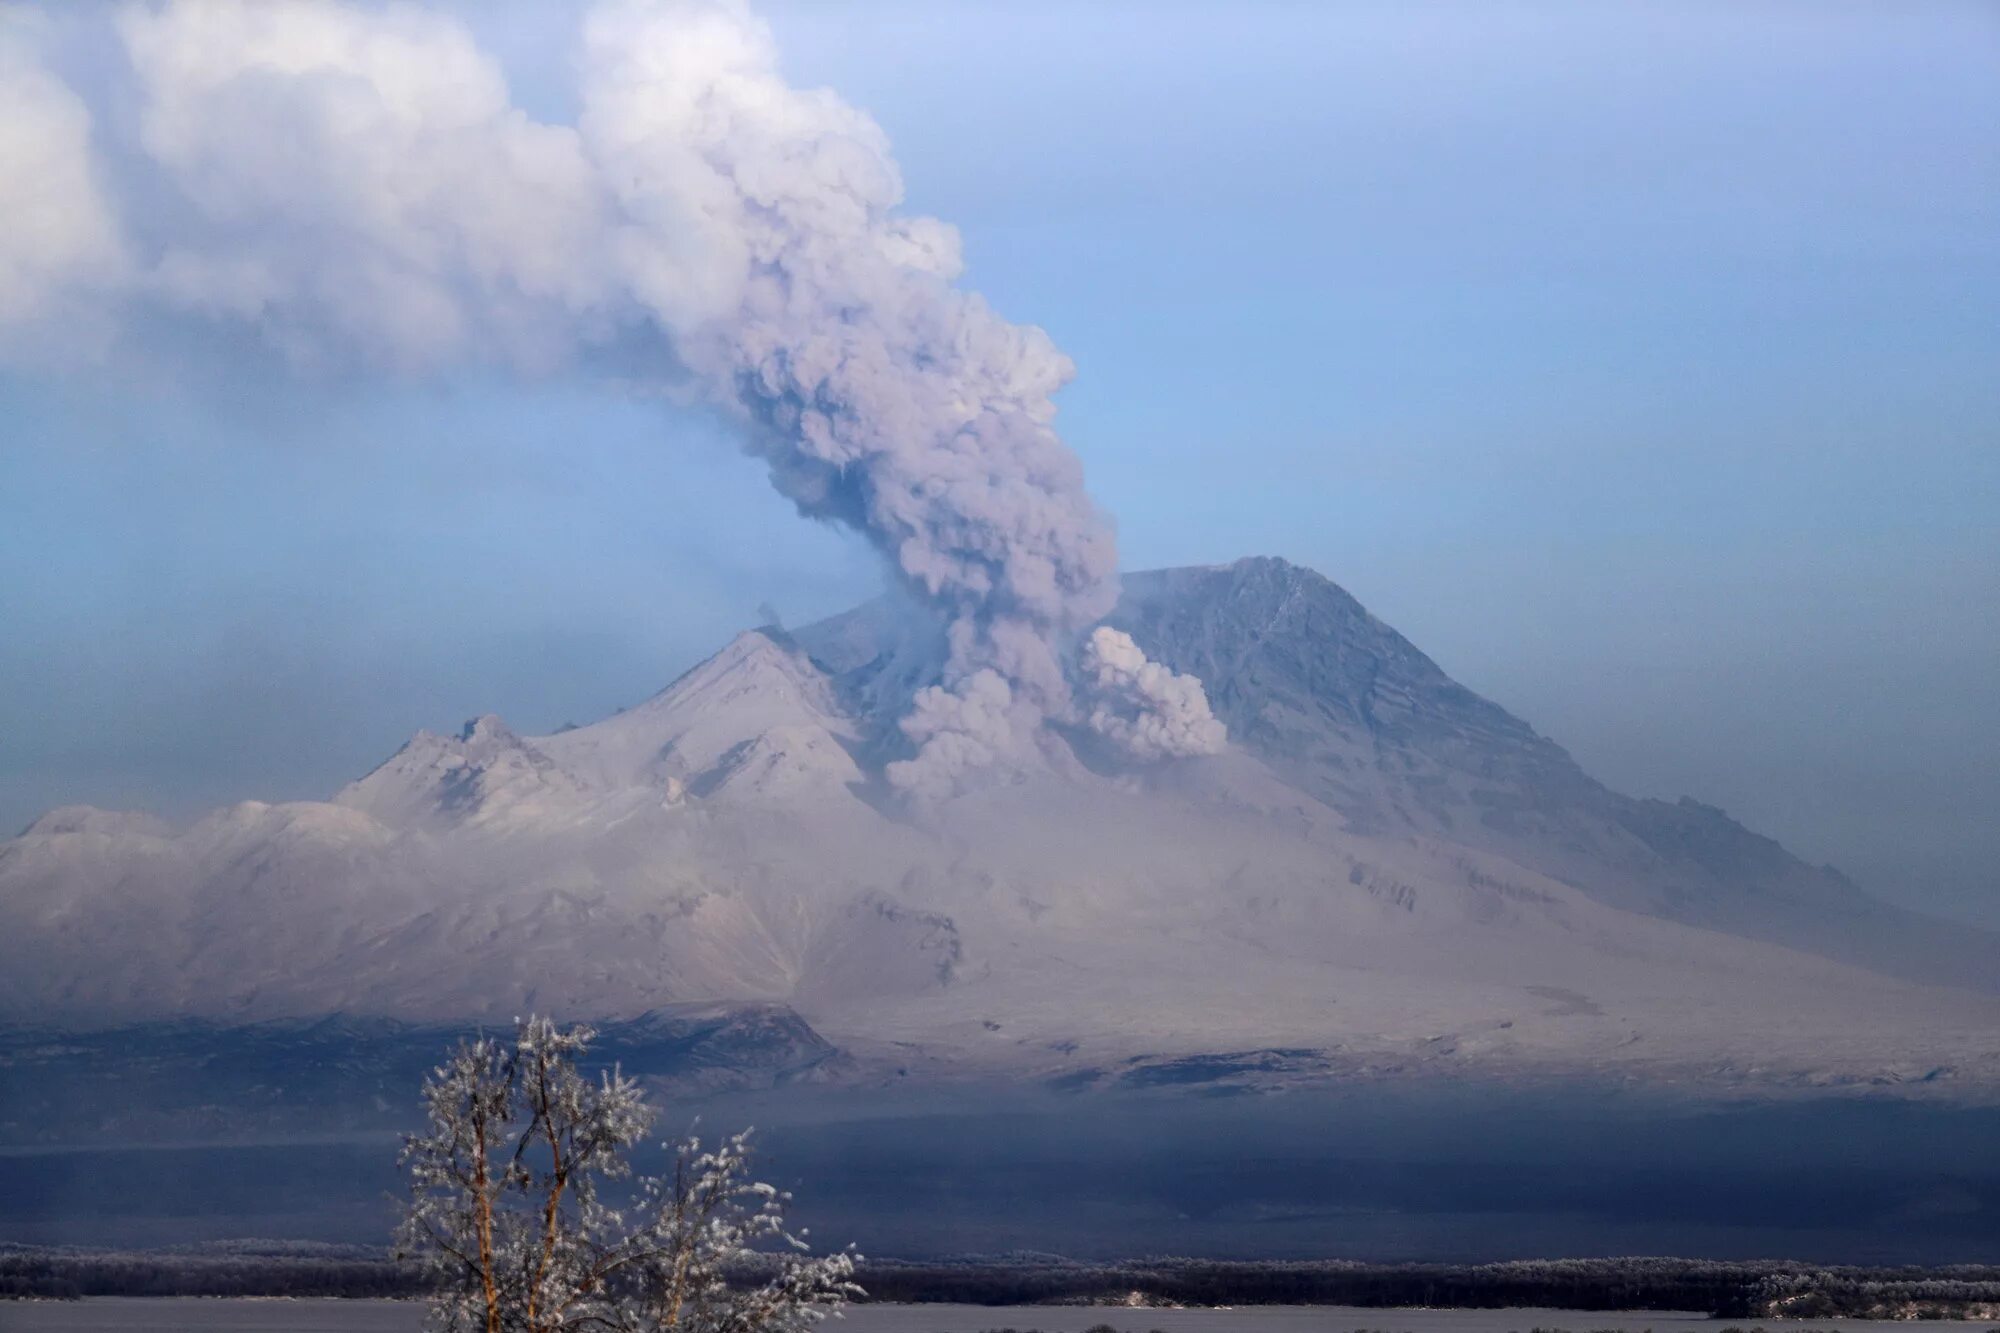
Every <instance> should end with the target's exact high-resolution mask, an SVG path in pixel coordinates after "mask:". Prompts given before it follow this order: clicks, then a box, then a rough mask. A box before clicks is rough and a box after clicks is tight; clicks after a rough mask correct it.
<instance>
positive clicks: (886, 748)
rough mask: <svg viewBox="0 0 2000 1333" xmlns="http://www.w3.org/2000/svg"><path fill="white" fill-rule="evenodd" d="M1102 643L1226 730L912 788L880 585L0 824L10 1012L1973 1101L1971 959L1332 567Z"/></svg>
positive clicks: (1198, 583) (972, 1070)
mask: <svg viewBox="0 0 2000 1333" xmlns="http://www.w3.org/2000/svg"><path fill="white" fill-rule="evenodd" d="M1113 623H1116V624H1118V625H1119V626H1121V627H1123V628H1125V629H1127V630H1128V631H1129V632H1130V633H1132V634H1133V635H1134V636H1135V638H1137V639H1138V640H1139V642H1140V643H1141V645H1142V646H1143V647H1145V648H1146V650H1147V652H1148V653H1149V654H1151V655H1152V656H1154V657H1155V658H1157V659H1159V660H1161V661H1164V662H1166V663H1167V664H1169V665H1171V666H1173V667H1174V668H1175V669H1177V670H1182V671H1194V672H1196V673H1198V674H1199V675H1201V676H1202V677H1203V679H1204V680H1205V681H1206V683H1207V686H1208V690H1209V694H1210V697H1211V699H1212V700H1213V701H1214V702H1215V705H1216V708H1217V711H1218V713H1219V715H1220V716H1222V717H1223V718H1224V720H1225V721H1227V722H1228V724H1229V726H1230V731H1231V737H1232V744H1231V746H1230V748H1229V750H1228V751H1227V752H1226V753H1224V754H1221V755H1218V756H1214V757H1212V758H1206V759H1200V760H1190V761H1180V762H1175V763H1169V764H1164V765H1155V766H1151V767H1149V768H1146V769H1144V770H1142V771H1117V770H1114V769H1110V768H1107V767H1106V766H1105V765H1103V764H1102V763H1096V762H1095V761H1094V760H1093V758H1092V756H1091V755H1090V754H1089V753H1088V752H1087V751H1086V752H1085V753H1084V754H1083V760H1084V762H1081V763H1065V764H1061V765H1054V766H1051V767H1050V768H1049V769H1048V770H1047V771H1045V772H1041V773H1038V774H1035V775H1034V776H1032V777H1027V776H1024V777H1023V778H1022V780H1020V781H1018V782H1014V783H1010V784H1006V785H1001V786H995V787H991V788H989V789H986V790H983V791H980V792H977V793H974V794H972V795H968V796H964V797H962V798H960V799H957V800H953V801H948V802H944V803H942V804H940V805H937V806H935V807H931V808H926V809H924V810H922V811H920V812H919V811H913V810H911V809H909V808H906V807H904V806H901V805H899V804H898V803H896V802H894V801H892V800H889V799H888V798H887V796H886V793H885V792H884V791H883V789H882V786H881V783H880V778H879V773H880V765H881V763H882V761H883V760H884V759H885V758H886V757H888V756H889V755H891V754H893V753H894V747H895V743H896V733H895V730H894V727H893V720H894V718H895V716H896V715H897V713H898V712H899V711H900V709H901V707H902V706H903V702H904V701H905V700H907V698H908V696H909V693H910V691H911V690H912V689H914V688H915V687H916V686H917V685H920V684H922V683H923V682H924V680H925V679H926V676H927V674H928V672H930V671H931V670H932V669H934V663H935V661H936V660H937V659H936V654H935V642H934V640H933V639H932V638H931V637H930V636H929V635H927V634H925V633H922V632H913V631H910V630H909V629H908V628H907V622H906V621H905V620H904V619H903V618H902V617H899V616H898V615H897V614H895V612H894V611H893V610H892V609H891V608H890V607H889V606H888V605H887V604H886V603H884V604H877V605H872V606H870V607H864V608H860V609H859V610H857V611H855V612H853V613H850V614H849V615H846V616H842V617H837V618H835V619H834V620H832V621H829V622H825V623H823V624H821V625H817V626H813V627H811V628H809V629H806V630H802V631H799V632H798V633H797V634H796V636H795V637H794V636H787V635H785V634H783V633H781V632H779V631H776V630H762V631H753V632H750V633H746V634H743V635H741V636H739V637H738V638H737V639H736V640H735V641H734V642H732V643H731V644H730V645H728V647H726V648H725V649H724V650H723V651H722V652H721V653H719V654H717V655H716V656H715V657H714V658H711V659H710V660H709V661H707V662H705V663H703V664H701V665H700V666H698V667H696V668H695V669H694V670H692V671H690V672H688V673H687V674H686V675H684V676H683V677H681V678H680V679H679V680H678V681H676V682H674V683H673V684H672V685H670V686H669V687H668V688H667V689H665V690H663V691H662V692H661V693H660V694H658V695H656V696H654V697H653V698H652V699H649V700H647V701H646V702H644V703H642V704H640V705H638V706H636V707H634V708H632V709H629V710H626V711H624V712H621V713H619V714H617V715H616V716H614V717H611V718H607V719H604V720H603V721H601V722H598V723H596V724H594V725H592V726H588V727H582V728H577V729H572V730H567V731H564V732H562V733H559V734H557V735H554V736H544V737H523V736H518V735H516V734H514V733H513V732H512V731H510V730H509V729H508V728H507V727H506V726H505V725H504V724H503V723H502V722H500V720H499V719H497V718H493V717H482V718H479V719H477V720H475V721H474V722H472V723H470V724H468V725H467V727H466V728H465V729H464V730H463V731H462V732H461V733H460V734H458V735H457V736H438V735H432V734H430V733H421V734H419V735H418V736H417V737H415V738H413V739H412V740H411V741H410V743H409V744H408V745H406V746H405V747H404V748H403V749H402V750H400V751H399V752H398V753H397V754H396V755H394V756H393V757H392V758H390V759H389V760H388V761H387V762H386V763H384V764H383V765H382V766H381V767H380V768H378V769H376V770H375V771H374V772H373V773H370V774H368V775H367V776H366V777H364V778H362V779H360V780H359V781H357V782H354V783H352V784H350V785H349V786H348V787H347V788H345V789H344V790H342V791H341V792H340V793H339V794H338V795H337V796H336V797H335V798H334V800H333V801H332V802H330V803H325V804H320V803H311V802H307V803H294V804H288V805H276V806H271V805H262V804H258V803H254V802H253V803H246V804H244V805H240V806H236V807H232V808H231V809H229V810H225V811H221V812H218V813H216V814H214V815H211V816H209V817H207V818H206V819H204V820H201V821H199V822H197V823H196V824H195V825H194V826H192V827H191V828H189V829H186V830H182V831H178V832H176V831H175V830H173V829H170V828H167V827H165V826H163V825H161V824H159V823H158V822H157V821H150V820H147V819H145V818H144V817H139V816H122V815H111V814H106V813H104V812H97V811H87V810H78V809H69V810H62V811H57V812H54V813H52V814H51V815H48V816H45V817H44V818H43V819H42V820H40V821H37V823H36V824H35V825H34V826H32V827H31V828H29V829H28V830H27V831H26V832H25V833H23V834H22V835H21V836H20V837H19V838H17V839H14V840H13V841H11V842H8V843H4V844H0V1015H4V1016H5V1017H7V1018H9V1019H12V1020H14V1021H15V1022H17V1023H31V1024H49V1023H57V1022H60V1023H68V1024H73V1025H74V1024H86V1025H87V1024H93V1023H95V1024H112V1023H120V1022H129V1021H135V1020H142V1019H153V1018H163V1017H174V1018H184V1017H201V1018H208V1019H217V1020H223V1021H249V1020H260V1019H272V1018H280V1017H284V1018H300V1017H309V1016H313V1015H322V1014H332V1013H343V1014H353V1015H370V1016H377V1017H383V1018H395V1019H400V1020H407V1021H423V1022H436V1021H453V1020H460V1019H467V1018H478V1017H489V1016H505V1015H509V1014H512V1013H515V1012H518V1011H520V1010H521V1009H523V1008H526V1007H535V1008H540V1009H543V1010H546V1011H553V1012H557V1013H560V1014H563V1015H566V1016H590V1017H596V1018H605V1019H620V1018H629V1017H631V1016H634V1015H639V1014H644V1013H647V1012H649V1011H656V1010H659V1009H661V1008H662V1007H664V1006H675V1005H679V1006H686V1005H707V1006H721V1007H722V1010H723V1011H727V1010H729V1009H730V1008H731V1007H732V1006H752V1007H754V1009H752V1010H750V1011H751V1012H759V1013H764V1012H780V1011H783V1012H790V1013H795V1014H796V1015H798V1016H799V1018H800V1019H801V1020H802V1021H803V1023H805V1024H809V1025H810V1028H809V1029H807V1030H809V1031H816V1032H817V1033H818V1034H820V1035H822V1036H823V1037H825V1038H826V1039H828V1040H830V1041H832V1042H833V1043H835V1044H837V1045H838V1046H839V1047H841V1048H842V1049H843V1050H844V1051H846V1052H847V1053H848V1057H850V1058H848V1059H845V1060H843V1061H842V1062H840V1063H839V1066H838V1067H839V1068H840V1069H842V1070H844V1071H846V1075H845V1076H849V1077H859V1078H866V1077H873V1076H876V1075H878V1074H881V1073H883V1071H892V1072H895V1071H900V1072H907V1073H908V1074H911V1075H922V1074H927V1073H928V1074H933V1075H957V1074H977V1073H982V1072H989V1071H1005V1072H1006V1073H1008V1074H1009V1076H1013V1077H1019V1076H1032V1077H1040V1078H1047V1079H1050V1080H1057V1081H1065V1082H1067V1083H1069V1084H1070V1085H1075V1086H1083V1085H1096V1084H1107V1083H1109V1084H1115V1083H1130V1082H1138V1083H1142V1084H1160V1083H1173V1082H1185V1081H1189V1080H1191V1079H1195V1078H1214V1079H1222V1080H1224V1081H1237V1082H1243V1081H1248V1082H1253V1083H1254V1082H1260V1081H1262V1082H1268V1081H1280V1082H1283V1081H1289V1080H1295V1079H1301V1078H1319V1077H1335V1076H1341V1077H1352V1076H1354V1075H1356V1074H1357V1073H1361V1072H1373V1073H1377V1074H1380V1073H1387V1072H1391V1071H1409V1070H1416V1069H1442V1070H1466V1069H1476V1070H1482V1071H1487V1072H1516V1071H1541V1072H1556V1071H1591V1072H1597V1073H1604V1072H1615V1073H1617V1074H1619V1075H1621V1076H1634V1077H1645V1078H1649V1079H1657V1080H1675V1081H1678V1080H1686V1079H1691V1078H1692V1079H1699V1080H1705V1081H1719V1082H1723V1083H1729V1084H1741V1083H1763V1084H1769V1083H1784V1084H1796V1083H1807V1084H1817V1083H1826V1082H1836V1083H1853V1082H1863V1083H1896V1082H1901V1083H1908V1084H1921V1085H1923V1086H1925V1087H1932V1088H1936V1087H1945V1088H1962V1089H1980V1090H1989V1091H1990V1090H1994V1089H2000V997H1996V996H1995V995H1994V994H1993V991H1994V990H1995V988H1996V984H2000V978H1996V977H1995V975H1994V974H1993V971H1992V970H1991V969H1988V968H1985V967H1984V966H1983V965H1982V960H1983V959H1984V958H1988V957H1991V956H1992V953H1991V950H1992V949H1993V948H1994V945H1995V943H1996V942H1995V941H1994V940H1992V939H1991V938H1987V937H1980V936H1979V934H1978V932H1972V931H1957V930H1956V929H1955V928H1954V929H1947V928H1945V927H1943V926H1940V925H1935V924H1933V923H1928V922H1925V921H1923V920H1922V919H1920V918H1914V917H1911V916H1909V915H1908V914H1904V913H1897V912H1893V911H1891V910H1890V909H1887V908H1885V907H1881V906H1879V905H1877V904H1875V903H1873V902H1872V901H1871V900H1869V899H1867V898H1866V897H1865V896H1863V895H1862V894H1861V893H1860V892H1859V891H1858V890H1857V889H1855V888H1854V887H1853V886H1852V885H1850V884H1848V883H1847V882H1846V881H1844V880H1842V879H1840V878H1839V877H1838V876H1837V875H1835V874H1833V873H1832V872H1830V871H1817V870H1812V869H1810V868H1808V867H1805V866H1802V865H1801V864H1800V863H1798V862H1797V861H1796V860H1794V859H1792V858H1791V857H1789V856H1788V855H1787V854H1785V853H1784V852H1783V850H1782V849H1781V848H1778V847H1777V846H1776V844H1774V843H1770V842H1768V840H1764V839H1761V838H1758V837H1757V836H1756V835H1754V834H1751V833H1749V832H1747V831H1746V830H1743V829H1741V828H1740V827H1738V826H1736V825H1735V824H1733V823H1731V822H1730V821H1728V820H1727V819H1726V817H1724V816H1722V815H1721V814H1720V813H1719V812H1715V811H1711V810H1709V809H1707V808H1706V807H1701V806H1695V805H1691V804H1684V805H1680V806H1673V805H1663V804H1661V803H1658V802H1641V801H1633V800H1630V799H1628V798H1625V797H1621V796H1618V795H1617V794H1615V793H1612V792H1610V791H1608V790H1606V789H1605V788H1603V787H1602V786H1600V785H1599V784H1597V783H1595V782H1594V781H1592V780H1591V779H1590V778H1589V777H1588V776H1587V775H1585V774H1583V773H1582V772H1581V770H1579V769H1578V768H1577V767H1576V765H1575V764H1574V763H1573V762H1572V761H1571V760H1570V759H1569V757H1568V756H1567V755H1566V754H1565V753H1564V752H1563V751H1562V750H1561V749H1560V748H1559V747H1558V746H1556V745H1555V744H1553V743H1552V742H1550V741H1548V740H1546V739H1544V738H1542V737H1540V736H1538V735H1537V734H1536V733H1535V732H1534V731H1533V730H1532V729H1531V728H1530V727H1528V726H1527V725H1526V724H1525V723H1522V722H1520V721H1519V720H1518V719H1515V718H1513V717H1512V716H1511V715H1509V714H1507V713H1506V712H1505V711H1504V710H1502V709H1500V708H1498V707H1496V706H1495V705H1493V704H1491V703H1489V702H1487V701H1485V700H1482V699H1480V698H1478V697H1477V696H1476V695H1473V694H1471V693H1470V692H1469V691H1467V690H1465V689H1463V688H1462V687H1460V686H1458V685H1456V684H1455V683H1453V682H1452V681H1451V680H1450V679H1449V678H1447V677H1446V676H1445V675H1444V674H1443V673H1442V672H1441V671H1439V670H1438V669H1437V667H1436V666H1435V665H1433V664H1432V663H1431V662H1430V661H1429V660H1428V659H1427V658H1425V657H1424V656H1423V655H1422V654H1421V653H1419V652H1417V650H1416V649H1415V648H1413V647H1412V646H1410V645H1409V644H1408V643H1407V642H1406V641H1405V640H1403V639H1402V638H1401V636H1399V635H1397V634H1395V632H1394V631H1393V630H1390V629H1389V628H1388V627H1387V626H1384V625H1382V624H1381V623H1380V622H1379V621H1376V620H1374V619H1373V618H1372V617H1370V616H1368V614H1367V613H1366V612H1365V611H1363V610H1362V609H1361V608H1360V606H1359V605H1358V604H1356V603H1354V602H1353V600H1352V599H1351V598H1349V597H1348V596H1347V595H1346V594H1345V593H1343V592H1341V591H1340V590H1339V589H1338V588H1336V587H1334V585H1332V584H1331V583H1328V582H1327V581H1326V580H1324V579H1322V578H1320V577H1319V576H1318V575H1316V574H1312V573H1311V572H1310V571H1306V570H1301V569H1297V568H1295V567H1292V566H1289V565H1285V564H1283V563H1282V562H1278V561H1268V560H1253V561H1243V562H1238V563H1237V564H1235V565H1231V566H1226V567H1220V568H1214V569H1200V570H1176V571H1165V572H1161V573H1155V574H1145V575H1137V576H1134V577H1132V578H1131V579H1129V580H1128V581H1127V595H1126V598H1125V600H1124V602H1123V603H1121V605H1120V607H1119V608H1118V610H1117V612H1116V613H1115V615H1114V617H1113ZM1093 764H1094V765H1095V766H1094V767H1093ZM1920 961H1921V962H1922V964H1923V965H1922V966H1918V965H1917V964H1918V962H1920ZM772 1006H779V1007H781V1009H780V1010H774V1009H773V1008H772ZM828 1067H829V1068H832V1067H833V1066H828ZM1190 1071H1193V1072H1190Z"/></svg>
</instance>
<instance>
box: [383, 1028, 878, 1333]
mask: <svg viewBox="0 0 2000 1333" xmlns="http://www.w3.org/2000/svg"><path fill="white" fill-rule="evenodd" d="M593 1035H595V1034H594V1033H592V1031H591V1030H590V1029H589V1028H585V1027H573V1028H568V1029H562V1028H558V1027H557V1026H556V1025H555V1024H554V1023H552V1022H550V1021H549V1020H548V1019H545V1018H530V1019H528V1020H526V1021H525V1022H523V1023H521V1024H520V1025H519V1027H518V1029H517V1030H516V1032H515V1035H514V1039H513V1040H512V1041H511V1042H509V1041H500V1040H494V1039H491V1038H481V1039H479V1040H477V1041H468V1042H465V1043H462V1044H461V1045H460V1046H459V1048H458V1050H457V1051H455V1052H454V1053H453V1054H452V1056H451V1058H450V1059H449V1060H448V1061H446V1062H445V1063H444V1064H443V1065H441V1066H439V1067H438V1068H437V1069H436V1070H434V1071H432V1073H431V1075H430V1077H429V1078H428V1079H426V1080H425V1082H424V1094H423V1095H424V1105H425V1108H426V1110H427V1112H428V1116H429V1124H428V1127H427V1128H426V1129H425V1131H424V1132H423V1133H421V1134H415V1135H411V1136H409V1137H408V1138H407V1139H405V1141H404V1147H403V1153H402V1158H401V1162H402V1166H403V1168H404V1171H405V1173H406V1174H407V1175H408V1177H409V1183H410V1204H409V1209H408V1212H407V1214H406V1216H405V1218H404V1221H403V1225H402V1229H401V1232H400V1235H399V1249H400V1251H401V1253H403V1254H404V1255H405V1256H407V1257H410V1258H414V1259H416V1260H418V1261H420V1262H421V1263H422V1264H423V1265H424V1267H425V1269H426V1271H427V1272H428V1273H429V1274H430V1275H431V1277H432V1278H433V1280H434V1281H435V1284H436V1294H435V1298H434V1300H433V1304H432V1311H431V1316H432V1325H433V1327H435V1328H438V1329H440V1330H445V1331H446V1333H461V1331H466V1333H469V1331H470V1330H477V1329H484V1330H486V1333H545V1331H546V1330H555V1329H605V1330H614V1331H615V1333H654V1331H655V1330H668V1329H672V1330H681V1331H682V1333H799V1331H800V1330H803V1329H806V1328H809V1327H810V1326H811V1325H813V1324H815V1323H817V1322H818V1321H819V1320H820V1319H822V1318H824V1317H825V1316H826V1315H828V1314H830V1313H834V1312H836V1311H837V1310H838V1308H839V1307H840V1306H841V1305H842V1304H843V1303H844V1302H845V1301H846V1300H847V1299H848V1298H849V1297H850V1296H856V1295H859V1294H861V1292H860V1288H859V1287H857V1286H856V1285H855V1284H854V1283H853V1281H852V1277H853V1272H854V1264H855V1259H856V1256H855V1255H854V1254H853V1253H852V1251H845V1252H841V1253H837V1254H831V1255H823V1256H820V1257H817V1258H815V1257H812V1256H811V1255H810V1254H809V1253H808V1248H807V1245H806V1242H805V1240H804V1238H803V1234H802V1233H801V1234H794V1233H793V1232H792V1231H790V1230H788V1229H787V1228H786V1226H785V1220H784V1210H785V1205H786V1203H787V1202H788V1200H789V1196H787V1195H785V1194H783V1193H781V1192H780V1191H778V1190H776V1189H773V1188H772V1187H771V1186H769V1185H765V1184H761V1183H759V1182H756V1181H753V1180H752V1179H751V1178H750V1176H749V1158H748V1136H747V1134H737V1135H734V1136H732V1137H729V1138H725V1139H723V1140H722V1141H721V1142H720V1143H718V1144H717V1145H716V1146H714V1147H713V1148H709V1149H704V1148H703V1147H702V1145H701V1144H700V1143H699V1142H698V1141H696V1140H693V1139H690V1140H687V1141H686V1142H683V1143H682V1144H680V1145H679V1146H678V1149H677V1150H676V1153H675V1158H674V1167H673V1170H672V1172H671V1173H670V1174H669V1175H668V1176H665V1177H640V1178H635V1177H634V1176H633V1173H632V1169H631V1165H630V1163H629V1161H628V1159H627V1154H628V1153H629V1152H630V1150H631V1149H632V1147H633V1146H634V1145H635V1144H637V1143H638V1142H639V1140H640V1138H641V1137H642V1136H643V1135H644V1134H645V1133H646V1130H647V1128H648V1126H649V1125H650V1124H651V1122H652V1118H653V1117H652V1111H651V1109H650V1108H649V1107H648V1106H647V1104H646V1100H645V1096H644V1094H643V1093H642V1092H641V1091H640V1089H639V1085H638V1084H637V1083H636V1082H635V1081H634V1080H632V1079H630V1078H627V1077H625V1075H624V1074H623V1073H622V1072H621V1071H618V1070H616V1069H614V1070H612V1071H610V1072H608V1073H604V1074H602V1075H600V1076H599V1077H598V1078H597V1079H595V1080H592V1079H590V1078H588V1077H586V1076H585V1075H584V1074H583V1073H581V1072H580V1071H579V1070H578V1068H577V1063H578V1060H579V1058H580V1057H581V1056H582V1055H583V1053H584V1051H585V1050H586V1049H587V1047H588V1044H589V1042H590V1039H591V1038H592V1036H593ZM607 1186H608V1187H609V1188H607Z"/></svg>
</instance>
